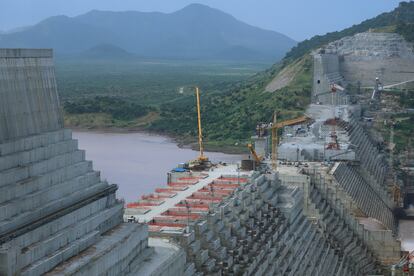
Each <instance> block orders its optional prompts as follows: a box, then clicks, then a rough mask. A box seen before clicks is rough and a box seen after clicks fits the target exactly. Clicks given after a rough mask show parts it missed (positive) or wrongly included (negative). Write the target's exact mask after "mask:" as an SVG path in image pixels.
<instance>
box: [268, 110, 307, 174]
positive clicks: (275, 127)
mask: <svg viewBox="0 0 414 276" xmlns="http://www.w3.org/2000/svg"><path fill="white" fill-rule="evenodd" d="M309 119H310V117H308V116H306V115H304V116H300V117H298V118H295V119H290V120H286V121H283V122H279V123H278V122H277V113H276V112H275V113H274V114H273V125H272V126H271V127H270V129H271V130H272V168H273V169H274V170H276V169H277V146H278V142H279V137H278V135H277V131H278V129H279V128H282V127H285V126H291V125H296V124H301V123H304V122H306V121H308V120H309Z"/></svg>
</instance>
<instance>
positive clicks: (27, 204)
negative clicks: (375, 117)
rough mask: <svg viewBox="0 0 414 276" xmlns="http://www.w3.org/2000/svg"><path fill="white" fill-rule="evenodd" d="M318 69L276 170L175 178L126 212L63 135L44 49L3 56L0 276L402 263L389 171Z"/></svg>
mask: <svg viewBox="0 0 414 276" xmlns="http://www.w3.org/2000/svg"><path fill="white" fill-rule="evenodd" d="M325 55H327V56H325ZM314 66H315V75H314V78H315V81H314V85H317V87H315V91H314V92H313V95H314V96H315V97H314V103H313V104H311V105H310V106H309V108H308V110H307V112H306V113H307V115H308V116H309V117H310V119H311V120H309V122H306V123H303V124H301V125H295V126H287V127H285V128H284V132H283V135H282V137H281V141H280V145H279V147H278V157H279V160H278V161H277V169H276V170H274V169H272V166H271V165H272V164H271V160H264V161H263V162H262V163H261V164H258V166H257V167H256V168H255V170H253V169H251V168H243V169H241V168H240V164H215V165H213V166H212V167H211V168H206V169H204V170H201V171H195V170H186V169H183V168H176V169H173V170H172V171H170V172H168V174H167V177H166V179H167V181H166V183H165V186H164V187H159V188H157V189H155V191H154V192H153V193H152V194H149V195H144V196H142V197H141V199H140V200H138V201H136V202H130V203H127V204H125V203H124V202H123V201H120V200H118V199H117V198H116V190H117V186H116V185H114V184H109V183H107V182H106V181H103V180H102V179H101V178H100V174H99V172H96V171H94V170H93V167H92V163H91V162H90V161H86V160H85V153H84V151H82V150H79V149H78V145H77V141H76V140H73V139H72V135H71V131H70V130H68V129H64V127H63V113H62V108H61V105H60V103H59V97H58V93H57V87H56V80H55V75H54V66H53V58H52V52H51V50H31V49H0V99H1V102H0V208H1V212H0V275H151V276H158V275H165V276H169V275H185V276H190V275H198V276H201V275H243V276H244V275H246V276H247V275H255V276H256V275H259V276H260V275H292V276H293V275H343V276H348V275H378V274H380V273H383V272H384V271H386V269H387V268H388V267H389V265H391V264H394V263H396V262H398V261H399V260H400V257H401V254H402V253H401V244H400V241H399V240H398V239H397V221H396V219H395V218H394V214H393V208H394V207H395V206H397V205H398V202H396V201H395V200H394V197H393V196H392V195H393V190H392V188H393V187H394V183H393V182H392V181H391V180H390V179H391V178H392V177H391V178H390V177H389V175H392V171H391V170H390V168H389V167H388V164H387V162H386V160H385V157H384V155H383V153H382V152H381V151H380V150H379V149H378V148H377V147H376V144H375V142H374V141H373V140H372V138H371V137H370V135H369V133H368V132H367V131H366V127H365V125H364V122H363V120H361V107H360V106H358V105H350V104H349V102H348V95H347V93H346V91H341V93H337V94H335V96H332V95H331V94H329V89H330V82H332V81H333V80H334V81H336V82H339V81H341V82H343V83H342V84H344V83H345V82H346V81H345V79H344V78H343V77H342V75H341V73H340V71H339V69H338V68H340V60H339V59H337V58H336V57H335V56H334V55H333V54H330V53H320V52H319V53H315V55H314ZM318 80H319V82H318ZM332 133H334V134H335V135H332ZM334 138H335V139H334ZM270 140H271V139H270V138H269V137H267V138H266V139H259V140H258V146H257V148H260V150H263V151H264V153H265V155H266V154H267V155H269V154H268V153H266V151H269V150H270V149H269V147H268V146H267V145H265V143H264V142H263V141H270ZM333 144H335V145H334V146H333ZM328 146H329V147H328Z"/></svg>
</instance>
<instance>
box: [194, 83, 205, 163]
mask: <svg viewBox="0 0 414 276" xmlns="http://www.w3.org/2000/svg"><path fill="white" fill-rule="evenodd" d="M196 97H197V122H198V145H199V147H200V156H199V157H198V159H199V160H200V161H205V160H207V157H206V156H204V147H203V130H202V128H201V110H200V89H199V88H198V87H196Z"/></svg>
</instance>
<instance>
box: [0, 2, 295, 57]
mask: <svg viewBox="0 0 414 276" xmlns="http://www.w3.org/2000/svg"><path fill="white" fill-rule="evenodd" d="M100 44H112V45H116V46H117V47H120V48H122V49H124V50H125V51H127V52H130V53H133V54H136V55H137V56H141V57H149V58H151V57H154V58H190V59H216V58H219V59H223V58H226V57H227V58H229V59H234V58H236V59H245V56H244V54H246V55H247V57H248V58H247V59H252V58H253V59H267V60H268V59H272V60H278V59H280V58H282V57H283V56H284V55H285V54H286V52H287V51H289V49H290V48H292V47H293V46H294V45H296V42H295V41H294V40H292V39H291V38H289V37H287V36H285V35H283V34H280V33H277V32H274V31H268V30H263V29H260V28H257V27H253V26H250V25H248V24H246V23H243V22H241V21H239V20H237V19H236V18H234V17H233V16H231V15H229V14H226V13H224V12H221V11H219V10H217V9H213V8H210V7H208V6H204V5H200V4H192V5H189V6H187V7H185V8H184V9H182V10H179V11H176V12H173V13H169V14H165V13H159V12H138V11H126V12H109V11H96V10H94V11H91V12H88V13H86V14H84V15H80V16H77V17H72V18H70V17H67V16H55V17H50V18H48V19H46V20H44V21H42V22H40V23H38V24H37V25H35V26H32V27H30V28H25V29H24V30H22V31H20V32H14V33H11V34H3V35H0V47H36V48H40V47H48V48H54V49H55V51H56V52H57V53H58V54H74V53H80V52H84V51H86V50H88V49H90V48H92V47H95V46H96V45H100ZM233 50H235V51H236V52H235V53H234V52H233ZM226 53H229V54H230V55H229V56H226V55H225V54H226Z"/></svg>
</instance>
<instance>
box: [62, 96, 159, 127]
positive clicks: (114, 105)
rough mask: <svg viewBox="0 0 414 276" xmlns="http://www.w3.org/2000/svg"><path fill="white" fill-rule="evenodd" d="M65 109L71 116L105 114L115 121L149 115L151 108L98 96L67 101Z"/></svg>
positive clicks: (119, 99) (115, 98) (116, 98)
mask: <svg viewBox="0 0 414 276" xmlns="http://www.w3.org/2000/svg"><path fill="white" fill-rule="evenodd" d="M64 109H65V111H66V112H67V113H69V114H85V113H105V114H109V115H111V116H112V118H114V119H115V120H125V121H128V120H133V119H136V118H139V117H142V116H144V115H147V114H148V112H149V111H150V110H151V108H150V107H147V106H142V105H139V104H136V103H133V102H129V101H126V100H123V99H121V98H118V97H108V96H96V97H93V98H85V99H81V100H79V101H67V102H65V103H64Z"/></svg>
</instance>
